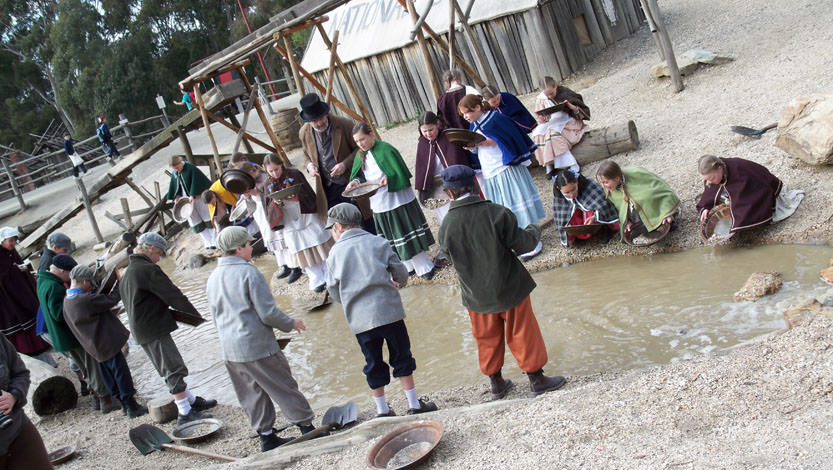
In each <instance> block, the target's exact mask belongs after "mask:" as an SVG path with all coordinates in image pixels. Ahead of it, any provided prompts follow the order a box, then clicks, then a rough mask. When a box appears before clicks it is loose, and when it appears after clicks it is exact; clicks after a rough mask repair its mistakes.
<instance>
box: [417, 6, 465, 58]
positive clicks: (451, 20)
mask: <svg viewBox="0 0 833 470" xmlns="http://www.w3.org/2000/svg"><path fill="white" fill-rule="evenodd" d="M411 1H413V0H411ZM456 4H457V2H455V1H454V0H449V2H448V49H449V50H454V36H455V34H454V33H456V32H457V31H455V30H454V23H455V21H454V5H456ZM453 68H454V54H448V70H451V69H453Z"/></svg>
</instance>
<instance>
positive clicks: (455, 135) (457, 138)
mask: <svg viewBox="0 0 833 470" xmlns="http://www.w3.org/2000/svg"><path fill="white" fill-rule="evenodd" d="M443 134H444V135H445V136H446V137H447V138H448V140H450V141H451V142H452V143H455V144H457V145H460V146H463V147H471V146H474V145H477V144H479V143H480V142H483V141H484V140H486V137H484V136H483V135H482V134H478V133H477V132H472V131H470V130H468V129H459V128H455V127H450V128H448V129H446V130H444V131H443Z"/></svg>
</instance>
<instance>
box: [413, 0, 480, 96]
mask: <svg viewBox="0 0 833 470" xmlns="http://www.w3.org/2000/svg"><path fill="white" fill-rule="evenodd" d="M397 1H398V2H399V4H400V5H402V8H404V9H405V10H407V9H408V5H407V4H406V3H405V0H397ZM422 29H423V31H425V32H426V33H428V35H429V36H431V39H433V40H434V42H436V43H437V46H438V47H439V48H440V49H442V50H444V51H445V52H446V53H448V54H454V56H455V60H457V62H459V64H460V68H461V69H463V70H464V71H465V72H466V73H467V74H469V76H470V77H471V79H472V80H474V84H475V85H477V86H478V87H484V86H486V82H484V81H483V79H482V78H480V75H479V74H478V73H477V71H476V70H474V69H473V68H472V67H471V65H469V63H468V62H466V61H465V59H463V57H462V56H460V54H457V53H456V52H454V51H452V50H449V48H448V44H446V42H445V39H443V38H442V36H440V35H439V34H437V33H436V32H434V30H433V29H431V27H430V26H428V25H427V24H426V23H425V22H423V23H422Z"/></svg>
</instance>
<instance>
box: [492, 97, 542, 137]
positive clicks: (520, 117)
mask: <svg viewBox="0 0 833 470" xmlns="http://www.w3.org/2000/svg"><path fill="white" fill-rule="evenodd" d="M480 93H481V94H482V95H483V98H484V99H485V100H486V101H488V102H489V106H491V107H492V108H493V109H494V110H495V111H497V112H499V113H501V114H505V115H506V116H508V117H510V118H511V119H512V120H513V121H515V124H517V125H518V127H519V128H520V129H521V130H522V131H523V132H525V133H527V134H529V133H530V132H532V130H533V129H535V127H536V126H538V121H536V120H535V118H534V117H532V113H530V112H529V110H528V109H526V107H525V106H524V105H523V104H521V100H519V99H518V98H517V97H516V96H515V95H513V94H512V93H508V92H505V91H501V92H499V91H498V90H497V88H495V87H493V86H491V85H486V86H484V87H483V88H481V89H480Z"/></svg>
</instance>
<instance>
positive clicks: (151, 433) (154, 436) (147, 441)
mask: <svg viewBox="0 0 833 470" xmlns="http://www.w3.org/2000/svg"><path fill="white" fill-rule="evenodd" d="M127 435H128V436H129V437H130V442H132V443H133V445H134V446H136V448H137V449H139V452H141V453H142V455H148V454H150V453H151V452H154V451H157V450H162V444H170V443H171V442H173V439H171V436H168V434H166V433H165V431H163V430H161V429H159V428H157V427H156V426H153V425H150V424H141V425H139V426H136V427H135V428H133V429H131V430H130V431H129V432H128V433H127Z"/></svg>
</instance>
